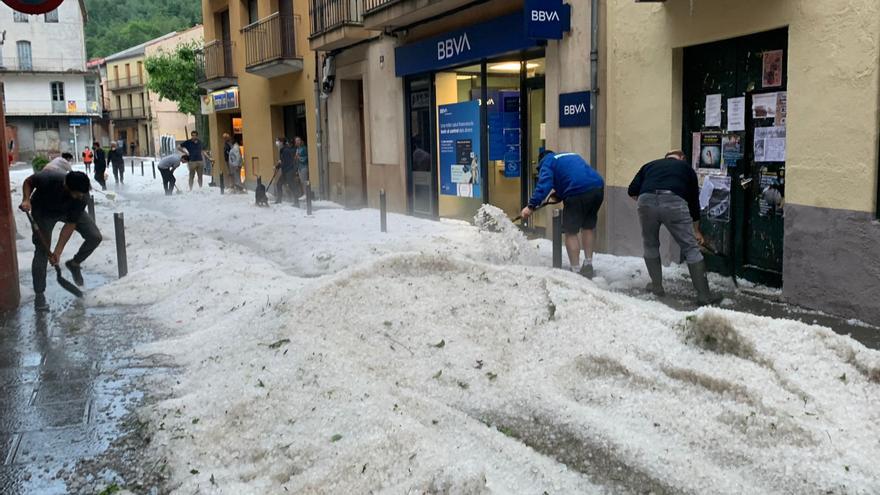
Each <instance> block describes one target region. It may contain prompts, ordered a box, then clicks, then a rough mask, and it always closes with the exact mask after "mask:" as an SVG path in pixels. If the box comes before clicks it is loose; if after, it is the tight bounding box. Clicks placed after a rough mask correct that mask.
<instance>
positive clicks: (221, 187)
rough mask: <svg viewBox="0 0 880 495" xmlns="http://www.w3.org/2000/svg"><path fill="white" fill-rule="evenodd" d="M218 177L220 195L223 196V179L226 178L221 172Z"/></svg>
mask: <svg viewBox="0 0 880 495" xmlns="http://www.w3.org/2000/svg"><path fill="white" fill-rule="evenodd" d="M219 175H220V194H223V189H224V185H223V178H224V177H225V176H226V174H224V173H223V172H222V171H221V172H220V174H219Z"/></svg>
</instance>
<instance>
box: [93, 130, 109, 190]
mask: <svg viewBox="0 0 880 495" xmlns="http://www.w3.org/2000/svg"><path fill="white" fill-rule="evenodd" d="M92 149H93V150H94V153H95V158H94V164H95V182H97V183H98V184H100V185H101V190H102V191H106V190H107V180H106V179H105V176H104V173H105V172H106V170H107V154H106V153H104V148H102V147H101V143H99V142H97V141H95V142H94V143H92Z"/></svg>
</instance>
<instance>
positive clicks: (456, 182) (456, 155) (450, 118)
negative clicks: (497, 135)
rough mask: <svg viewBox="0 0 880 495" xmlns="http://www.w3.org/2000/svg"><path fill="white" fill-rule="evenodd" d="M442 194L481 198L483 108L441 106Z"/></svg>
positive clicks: (472, 104)
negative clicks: (481, 126)
mask: <svg viewBox="0 0 880 495" xmlns="http://www.w3.org/2000/svg"><path fill="white" fill-rule="evenodd" d="M438 114H439V121H440V125H439V131H440V132H439V134H440V194H444V195H446V196H459V197H463V198H480V197H482V192H481V183H482V181H481V178H480V156H479V153H480V144H481V143H480V104H479V102H478V101H465V102H462V103H453V104H450V105H440V108H439V111H438Z"/></svg>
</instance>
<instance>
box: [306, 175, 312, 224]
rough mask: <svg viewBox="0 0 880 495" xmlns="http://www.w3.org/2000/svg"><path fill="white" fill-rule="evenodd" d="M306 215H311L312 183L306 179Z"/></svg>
mask: <svg viewBox="0 0 880 495" xmlns="http://www.w3.org/2000/svg"><path fill="white" fill-rule="evenodd" d="M306 215H309V216H311V215H312V184H311V183H310V182H309V181H306Z"/></svg>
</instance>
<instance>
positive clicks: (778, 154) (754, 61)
mask: <svg viewBox="0 0 880 495" xmlns="http://www.w3.org/2000/svg"><path fill="white" fill-rule="evenodd" d="M787 40H788V30H787V29H778V30H775V31H769V32H765V33H759V34H754V35H750V36H744V37H741V38H735V39H730V40H724V41H719V42H715V43H709V44H705V45H699V46H693V47H688V48H685V50H684V73H683V93H682V94H683V98H682V100H683V115H682V117H683V118H682V130H683V135H682V148H683V149H684V150H685V152H686V153H687V154H688V155H691V154H692V153H693V151H694V150H695V147H694V139H695V138H694V133H706V134H709V135H711V134H712V133H717V132H720V133H721V134H722V136H725V137H726V136H730V135H733V136H734V139H739V142H740V143H741V144H740V146H741V151H742V155H741V158H738V157H737V158H735V159H731V160H727V162H728V163H727V164H726V165H727V167H726V174H725V175H726V176H727V177H729V178H730V194H729V209H727V211H728V212H729V214H721V215H717V214H707V211H704V214H703V218H702V220H701V226H702V229H703V233H704V234H705V236H706V239H707V246H708V251H709V252H708V253H707V255H706V259H707V262H708V264H709V267H710V269H712V270H713V271H717V272H720V273H724V274H727V275H730V274H735V275H736V276H738V277H742V278H745V279H747V280H751V281H754V282H757V283H762V284H768V285H773V286H781V285H782V241H783V232H784V230H783V229H784V223H783V215H782V213H783V207H784V202H783V201H782V200H783V199H784V194H785V188H784V184H785V180H784V179H785V161H784V156H783V154H784V143H785V137H784V128H785V118H784V115H785V102H786V101H787V99H786V98H785V96H786V95H787V93H785V92H786V85H787V75H786V63H787V55H788V50H787V45H788V43H787ZM780 56H781V57H780ZM765 69H770V70H765ZM716 94H720V95H721V102H722V104H721V125H720V126H716V127H706V125H705V124H706V123H707V122H706V104H707V102H706V96H707V95H716ZM739 97H742V98H744V103H745V108H744V110H745V111H744V114H745V115H744V129H743V130H742V131H730V132H728V131H727V129H728V127H730V124H732V121H731V119H730V117H731V116H730V115H728V99H730V98H739ZM770 101H773V102H775V103H776V105H775V107H774V108H772V109H771V108H769V107H770V106H771V105H769V104H768V102H770ZM776 107H779V108H776ZM777 111H778V116H774V114H776V113H777ZM734 120H735V119H734ZM764 128H766V129H764ZM756 142H757V146H756ZM697 145H698V146H697V148H696V151H698V150H699V143H697ZM780 147H781V148H780ZM756 151H757V152H758V153H759V154H758V155H756ZM734 156H735V155H734ZM730 162H733V163H730ZM718 172H723V169H721V170H719V171H718ZM720 197H722V198H723V197H724V194H723V193H722V194H721V196H720ZM710 205H712V203H710ZM722 210H724V208H723V207H722ZM709 211H715V212H716V213H717V211H719V210H715V209H713V207H712V206H710V208H709Z"/></svg>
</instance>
